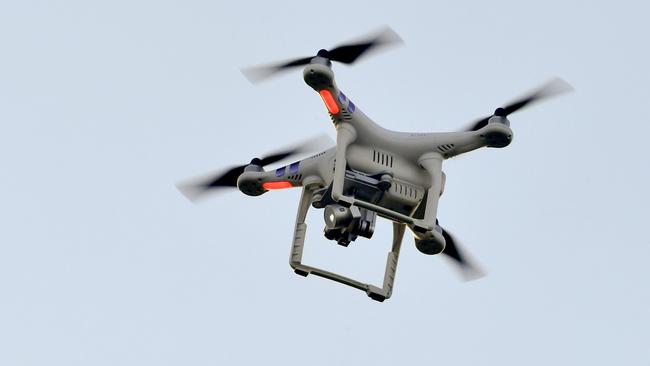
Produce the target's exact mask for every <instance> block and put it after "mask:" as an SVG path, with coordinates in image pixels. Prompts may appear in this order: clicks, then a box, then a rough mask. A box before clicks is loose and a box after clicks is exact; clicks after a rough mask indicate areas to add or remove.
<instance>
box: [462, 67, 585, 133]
mask: <svg viewBox="0 0 650 366" xmlns="http://www.w3.org/2000/svg"><path fill="white" fill-rule="evenodd" d="M571 90H573V88H572V87H571V85H569V84H568V83H567V82H566V81H564V80H562V79H557V78H556V79H551V80H550V81H548V82H546V84H544V85H542V86H541V87H539V88H538V89H537V90H535V91H533V92H532V93H530V94H528V95H526V96H524V97H522V98H521V99H519V100H516V101H514V102H512V103H510V104H508V105H506V106H505V107H500V108H497V109H496V110H495V111H494V114H493V116H499V117H507V116H508V115H509V114H510V113H514V112H516V111H518V110H520V109H521V108H523V107H525V106H527V105H530V104H533V103H535V102H538V101H541V100H543V99H546V98H550V97H553V96H556V95H558V94H562V93H565V92H568V91H571ZM491 117H492V116H488V117H485V118H482V119H480V120H478V121H476V122H474V124H472V125H471V126H470V127H469V128H468V129H466V131H478V130H480V129H481V128H483V127H485V126H487V124H488V120H489V119H490V118H491Z"/></svg>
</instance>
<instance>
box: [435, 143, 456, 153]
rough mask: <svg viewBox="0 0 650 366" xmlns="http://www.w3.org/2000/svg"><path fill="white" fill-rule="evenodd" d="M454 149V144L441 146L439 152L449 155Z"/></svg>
mask: <svg viewBox="0 0 650 366" xmlns="http://www.w3.org/2000/svg"><path fill="white" fill-rule="evenodd" d="M453 149H454V144H445V145H439V146H438V150H439V151H440V152H442V153H448V152H450V151H451V150H453Z"/></svg>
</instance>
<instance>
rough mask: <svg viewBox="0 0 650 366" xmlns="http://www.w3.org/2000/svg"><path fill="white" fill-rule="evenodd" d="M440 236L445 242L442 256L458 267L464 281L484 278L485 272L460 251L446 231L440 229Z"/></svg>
mask: <svg viewBox="0 0 650 366" xmlns="http://www.w3.org/2000/svg"><path fill="white" fill-rule="evenodd" d="M442 236H443V237H444V238H445V241H446V242H447V243H446V246H445V250H444V251H443V252H442V254H444V255H446V256H447V257H448V258H449V259H451V260H453V261H454V263H456V264H457V265H458V267H459V268H460V270H461V273H462V274H463V277H464V278H465V280H467V281H469V280H474V279H477V278H480V277H483V276H485V272H483V270H482V269H481V268H480V267H478V266H477V265H476V264H474V263H473V262H472V261H471V260H470V258H469V257H468V256H467V255H466V254H464V253H463V252H462V251H461V249H460V246H459V245H458V244H457V242H456V239H454V237H453V236H452V235H451V234H450V233H449V232H448V231H447V230H445V229H442Z"/></svg>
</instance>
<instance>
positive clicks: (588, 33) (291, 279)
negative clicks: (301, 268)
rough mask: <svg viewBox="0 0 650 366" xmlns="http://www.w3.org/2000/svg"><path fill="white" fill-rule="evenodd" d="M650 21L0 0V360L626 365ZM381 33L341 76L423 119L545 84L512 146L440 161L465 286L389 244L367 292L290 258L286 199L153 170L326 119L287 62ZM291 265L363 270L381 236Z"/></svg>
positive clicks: (364, 274) (221, 162) (640, 262)
mask: <svg viewBox="0 0 650 366" xmlns="http://www.w3.org/2000/svg"><path fill="white" fill-rule="evenodd" d="M648 14H650V8H649V7H648V6H647V4H646V3H645V2H643V1H636V2H635V1H617V2H609V1H570V2H567V1H543V2H540V1H538V2H522V1H489V2H478V1H477V2H471V3H470V2H467V1H439V2H423V1H358V2H357V1H355V2H353V1H349V2H341V1H321V2H298V1H296V2H294V3H287V2H277V1H268V2H261V1H260V2H257V3H254V2H243V1H242V2H236V1H231V2H225V1H140V0H137V1H106V2H89V1H31V0H24V1H4V2H2V3H0V126H1V130H0V168H1V169H2V173H1V175H0V177H1V179H0V364H2V365H66V366H72V365H84V366H86V365H95V366H99V365H111V366H113V365H138V366H141V365H156V366H161V365H260V364H268V365H276V364H302V365H363V364H370V363H372V364H376V365H391V364H405V365H418V364H441V365H549V364H563V365H569V364H583V365H587V364H589V365H612V364H622V365H648V364H649V363H650V347H648V345H649V341H650V314H649V309H650V289H649V286H648V278H650V266H648V261H649V260H650V246H649V244H650V240H649V239H648V235H647V230H646V228H647V226H648V209H647V208H648V204H649V203H650V202H649V199H648V193H647V192H648V187H649V186H650V174H649V173H648V162H647V159H646V157H647V156H648V153H647V151H646V149H645V147H646V144H645V142H646V140H647V136H648V135H650V127H648V126H649V123H650V118H649V117H650V112H649V111H650V110H649V109H648V103H649V101H650V72H649V71H648V70H649V68H648V65H650V52H648V47H647V43H648V34H650V25H649V23H648V20H647V18H648ZM383 25H390V26H391V27H392V28H393V29H394V30H395V31H396V32H397V33H399V34H400V36H401V37H402V38H403V39H404V41H405V45H404V46H403V47H399V48H395V49H392V50H390V51H386V52H383V53H381V54H377V55H375V56H374V57H372V58H368V59H365V60H363V61H362V62H359V63H358V64H356V65H355V66H354V67H347V66H341V65H335V66H334V69H335V72H336V76H337V82H338V84H339V87H340V88H341V89H342V90H343V91H345V93H346V94H347V95H348V96H349V97H351V98H352V99H353V100H354V101H355V104H356V105H357V106H358V107H359V108H361V109H363V110H364V112H365V113H366V114H367V115H369V116H370V117H371V118H373V119H374V120H375V121H376V122H378V123H380V124H381V125H383V126H384V127H386V128H390V129H394V130H399V131H413V132H434V131H451V130H456V129H459V128H462V127H463V126H465V125H466V124H467V123H470V122H471V121H473V120H474V119H475V118H478V117H483V116H484V115H486V114H490V113H491V112H492V111H493V110H494V108H496V107H498V106H499V105H501V104H502V103H506V102H508V101H510V100H512V99H513V98H515V97H518V96H520V95H521V94H522V93H524V92H526V91H528V90H530V89H531V88H534V87H536V86H538V85H540V84H541V83H543V82H544V81H546V80H547V79H549V78H551V77H556V76H559V77H562V78H563V79H565V80H567V81H568V82H569V83H571V84H572V85H573V87H574V88H575V92H574V93H572V94H567V95H563V96H562V97H558V98H556V99H553V100H550V101H548V102H546V103H543V104H540V105H537V106H535V107H532V108H530V109H526V110H525V111H521V112H518V113H517V114H513V115H512V116H511V117H510V121H511V122H512V128H513V130H514V134H515V136H514V142H513V143H512V144H511V145H510V146H508V147H507V148H505V149H483V150H479V151H476V152H473V153H471V154H467V155H464V156H461V157H458V158H455V159H452V160H450V161H447V162H446V163H445V165H444V169H445V171H446V173H447V186H446V190H445V194H444V196H443V198H442V199H441V201H440V208H439V210H438V213H439V217H440V221H441V223H442V224H443V225H444V226H445V227H446V228H447V229H448V230H450V231H451V232H453V233H454V234H455V235H456V236H457V238H458V239H459V240H460V241H461V242H462V243H463V246H464V248H465V249H466V250H467V251H468V252H470V253H471V254H472V256H473V257H474V258H475V259H476V260H477V261H478V262H479V263H481V265H482V266H483V267H484V268H485V269H486V270H487V272H488V276H487V277H485V278H483V279H480V280H478V281H474V282H469V283H464V282H462V281H460V277H459V276H458V273H457V272H455V271H454V268H453V267H452V266H451V264H450V263H448V262H447V261H445V260H444V259H442V258H440V257H431V256H425V255H422V254H420V253H419V252H418V251H417V250H416V249H415V247H414V245H413V239H412V237H411V236H410V234H408V233H407V235H406V237H405V240H404V245H403V248H402V256H401V259H400V265H399V268H398V272H397V279H396V284H395V286H396V287H395V291H394V293H393V297H392V298H391V299H390V300H387V301H386V302H384V303H378V302H375V301H372V300H370V299H369V298H368V297H366V296H365V295H364V294H363V293H362V292H360V291H358V290H354V289H351V288H349V287H345V286H342V285H339V284H336V283H334V282H330V281H326V280H323V279H320V278H315V277H313V276H310V277H308V278H302V277H299V276H296V275H295V274H294V273H293V272H292V270H291V269H290V267H289V265H288V256H289V249H290V245H291V239H292V235H293V221H294V218H295V210H296V208H297V205H298V198H299V195H300V192H299V190H297V189H296V190H285V191H278V192H271V193H268V194H266V195H264V196H261V197H258V198H252V197H248V196H245V195H243V194H241V193H239V192H237V191H236V190H235V191H232V192H229V193H225V194H222V195H219V196H215V197H213V198H212V199H210V200H206V201H205V202H203V203H202V204H200V205H193V204H191V203H190V202H188V201H187V200H186V199H185V198H184V197H183V196H182V195H181V194H179V192H178V191H177V190H176V188H175V183H176V182H178V181H182V180H184V179H187V178H189V177H193V176H196V175H202V174H204V173H207V172H210V171H215V170H218V169H219V168H222V167H226V166H229V165H230V164H240V163H244V162H247V161H249V160H250V159H251V158H252V157H254V156H258V155H261V154H264V153H265V152H268V151H272V150H274V149H276V148H279V147H283V146H286V145H290V144H291V143H293V142H296V141H300V140H301V139H305V138H309V137H311V136H314V135H317V134H319V133H326V134H329V135H330V136H331V137H334V129H333V127H332V125H331V122H330V121H329V118H328V116H327V114H326V110H325V108H324V106H323V105H322V102H321V101H320V98H319V97H318V95H317V94H316V93H315V92H314V91H313V90H312V89H310V88H309V87H308V86H307V85H306V84H305V83H304V81H303V80H302V78H301V74H300V70H296V71H294V72H290V73H286V74H285V75H281V76H279V77H277V78H274V79H272V80H269V81H268V82H265V83H262V84H259V85H252V84H250V83H249V82H248V81H247V80H246V79H245V78H244V77H243V76H242V74H241V73H240V71H239V70H240V68H242V67H246V66H251V65H256V64H264V63H267V62H271V61H275V60H284V59H287V58H291V57H304V56H308V55H310V54H314V53H315V52H316V51H317V50H318V49H320V48H329V47H332V46H334V45H336V44H338V43H341V42H344V41H347V40H349V39H354V38H356V37H359V36H362V35H365V34H367V33H369V32H372V31H374V30H376V29H378V28H380V27H381V26H383ZM308 224H309V231H308V238H307V243H306V251H305V257H304V261H305V263H307V264H315V265H319V266H323V267H326V268H329V269H332V270H336V271H340V272H342V273H345V274H348V275H351V276H356V277H358V278H361V279H363V280H366V281H368V282H373V283H381V280H382V278H383V269H384V264H385V255H386V252H387V251H388V250H389V247H390V240H391V230H390V225H389V224H388V222H386V221H385V220H382V221H381V222H379V223H378V228H377V230H376V233H375V235H374V237H373V238H372V240H367V239H363V238H361V239H359V240H357V241H356V242H354V243H352V244H351V245H350V246H349V247H348V248H343V247H339V246H338V245H336V244H335V243H334V242H330V241H327V240H326V239H325V238H323V236H322V228H323V224H324V223H323V219H322V212H321V211H313V212H311V213H310V215H309V221H308Z"/></svg>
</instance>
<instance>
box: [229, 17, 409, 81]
mask: <svg viewBox="0 0 650 366" xmlns="http://www.w3.org/2000/svg"><path fill="white" fill-rule="evenodd" d="M401 42H402V39H401V38H400V37H399V36H398V35H397V33H395V32H394V31H393V30H392V29H390V28H389V27H385V28H383V29H382V30H381V31H379V32H377V33H376V34H374V35H372V36H370V37H368V38H367V39H364V40H361V41H359V42H355V43H351V44H344V45H340V46H338V47H335V48H333V49H331V50H329V51H328V50H324V49H323V50H320V51H318V54H317V55H316V56H321V57H324V58H326V59H329V60H331V61H337V62H341V63H344V64H352V63H354V62H355V61H356V60H357V59H359V58H360V57H361V56H362V55H364V54H365V53H367V52H368V51H371V50H373V49H378V48H379V47H380V46H387V45H390V44H397V43H401ZM316 56H310V57H303V58H299V59H295V60H291V61H286V62H282V63H279V64H274V65H267V66H259V67H251V68H247V69H243V70H242V73H243V74H244V75H245V76H246V78H248V80H250V81H251V82H253V83H255V82H258V81H261V80H264V79H266V78H268V77H270V76H273V75H275V74H276V73H278V72H281V71H284V70H287V69H290V68H292V67H295V66H302V65H307V64H309V63H310V62H311V60H312V59H313V58H314V57H316Z"/></svg>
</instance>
